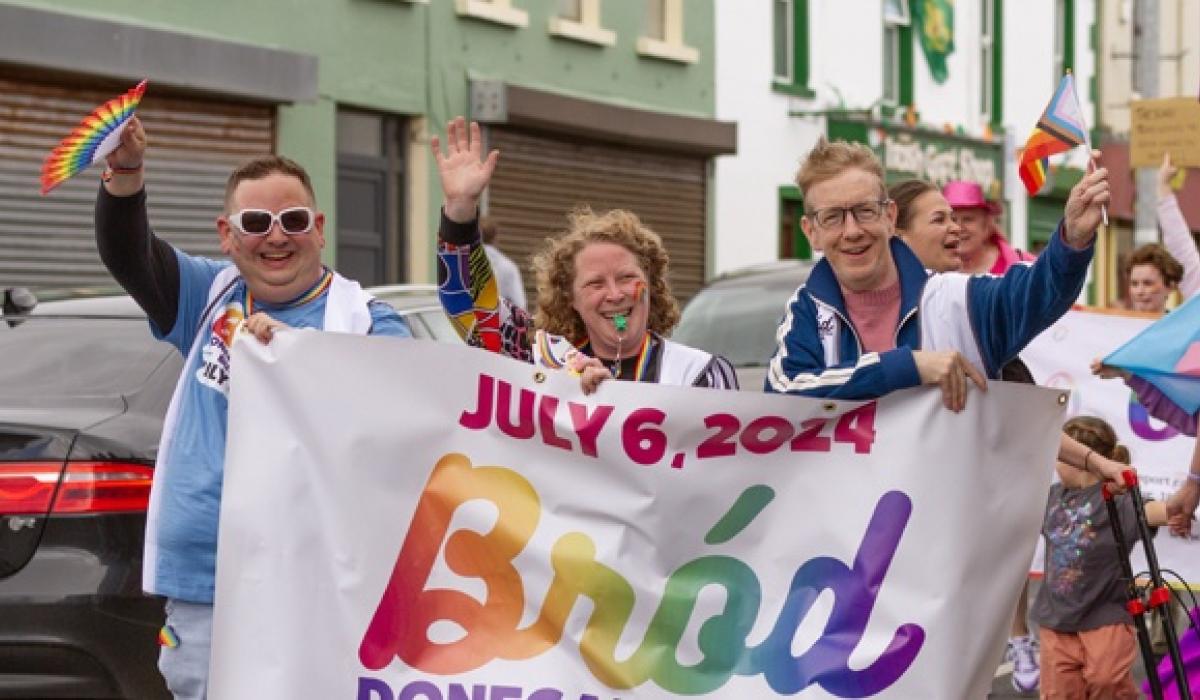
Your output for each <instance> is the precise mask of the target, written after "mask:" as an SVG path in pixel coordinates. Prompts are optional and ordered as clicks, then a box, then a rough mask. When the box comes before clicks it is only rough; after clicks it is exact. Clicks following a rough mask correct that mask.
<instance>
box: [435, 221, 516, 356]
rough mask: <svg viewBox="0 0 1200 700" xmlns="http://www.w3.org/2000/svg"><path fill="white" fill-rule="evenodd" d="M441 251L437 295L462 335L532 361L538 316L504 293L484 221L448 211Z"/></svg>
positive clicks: (440, 236)
mask: <svg viewBox="0 0 1200 700" xmlns="http://www.w3.org/2000/svg"><path fill="white" fill-rule="evenodd" d="M437 254H438V298H439V299H440V300H441V302H442V309H444V310H445V312H446V316H447V317H448V318H449V319H450V322H451V323H452V324H453V325H454V329H455V330H456V331H458V334H459V336H461V337H462V339H463V340H465V341H466V342H467V344H468V345H473V346H475V347H480V348H485V349H487V350H490V351H492V352H495V353H500V354H502V355H505V356H508V357H512V358H514V359H517V360H521V361H522V362H532V361H533V353H532V350H531V347H530V345H531V340H532V334H533V319H532V318H531V317H530V315H529V313H528V312H527V311H525V309H522V308H521V307H519V306H515V305H513V304H512V303H511V302H509V301H508V300H507V299H503V298H501V297H500V293H499V286H498V285H497V283H496V276H495V275H494V274H493V273H492V266H491V263H489V262H488V258H487V253H486V251H485V250H484V248H483V241H482V239H481V237H480V234H479V222H478V221H471V222H469V223H466V224H459V223H455V222H453V221H451V220H449V219H447V218H446V215H445V214H444V213H443V214H442V222H441V225H440V226H439V228H438V253H437Z"/></svg>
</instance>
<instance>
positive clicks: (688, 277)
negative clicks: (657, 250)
mask: <svg viewBox="0 0 1200 700" xmlns="http://www.w3.org/2000/svg"><path fill="white" fill-rule="evenodd" d="M488 141H489V143H488V146H489V147H490V148H499V149H500V151H501V157H500V165H499V167H498V168H497V169H496V173H495V175H494V176H493V178H492V183H491V186H490V188H489V191H488V202H487V212H488V214H489V215H490V216H492V217H494V218H495V219H496V220H497V221H498V222H499V223H500V225H501V227H502V229H501V231H502V233H501V236H500V238H499V239H497V245H498V247H499V248H500V249H501V250H503V251H504V253H505V254H506V255H508V256H509V257H510V258H512V259H513V261H514V262H516V263H517V264H518V265H519V266H520V267H521V274H522V276H523V277H524V281H525V287H526V294H527V297H528V299H529V301H530V304H531V305H532V304H533V300H534V299H535V298H536V294H535V293H534V291H533V283H534V280H533V275H532V273H531V272H530V265H529V261H530V258H531V256H532V254H533V253H534V251H536V250H537V249H538V248H539V247H540V245H541V243H542V242H543V241H544V240H545V238H546V237H547V236H550V235H553V234H555V233H558V232H561V231H563V230H565V229H566V226H567V220H566V213H567V212H568V211H570V210H571V209H572V208H574V207H576V206H580V205H588V206H590V207H591V208H592V209H593V210H595V211H604V210H607V209H618V208H619V209H629V210H631V211H633V212H634V213H636V214H637V215H638V217H640V218H641V219H642V221H643V222H644V223H645V224H646V225H647V226H649V227H650V228H651V229H652V230H654V231H655V232H656V233H658V235H660V236H662V238H663V242H664V243H665V245H666V247H667V251H668V252H669V253H670V256H671V275H670V282H671V289H672V291H673V292H674V293H675V296H676V297H677V298H678V299H679V301H680V304H683V303H684V302H686V301H687V300H688V299H690V298H691V297H692V295H694V294H695V293H696V292H697V291H698V290H699V289H700V287H701V285H703V284H704V261H705V226H706V222H707V206H706V201H705V197H706V185H707V177H706V175H707V164H706V161H705V159H704V158H703V157H698V156H687V155H677V154H673V153H666V152H655V151H647V150H644V149H637V148H630V147H625V146H619V145H611V144H606V143H600V142H596V141H588V140H586V139H573V138H571V137H564V136H559V135H552V134H547V133H544V132H538V133H535V132H528V131H519V130H515V129H512V128H506V127H495V126H493V127H491V128H490V129H489V132H488Z"/></svg>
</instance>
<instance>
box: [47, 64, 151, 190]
mask: <svg viewBox="0 0 1200 700" xmlns="http://www.w3.org/2000/svg"><path fill="white" fill-rule="evenodd" d="M145 92H146V81H145V80H143V81H142V82H140V83H138V84H137V85H136V86H135V87H133V88H132V89H130V90H129V91H128V92H126V93H125V94H124V95H120V96H118V97H114V98H112V99H111V100H109V101H108V102H105V103H104V104H102V105H100V106H99V107H97V108H96V109H94V110H92V113H91V114H89V115H87V116H86V117H84V118H83V121H81V122H80V123H79V125H78V126H76V127H75V128H74V129H73V130H71V133H70V134H68V135H67V137H66V138H64V139H63V140H62V141H61V142H60V143H59V144H58V145H57V146H55V147H54V150H53V151H51V152H50V155H48V156H46V160H45V162H43V163H42V194H43V195H45V194H47V193H49V192H50V190H52V189H54V188H55V187H58V186H59V185H61V184H62V183H64V182H66V181H67V180H68V179H70V178H71V176H73V175H75V174H76V173H78V172H79V171H81V170H83V169H84V168H86V167H88V166H89V165H91V164H92V163H95V162H97V161H99V160H100V159H102V158H104V156H106V155H108V154H109V153H112V152H113V151H114V150H115V149H116V148H117V146H118V145H119V143H120V138H121V129H122V127H124V126H125V122H127V121H129V118H130V117H132V116H133V113H134V111H135V110H137V108H138V105H139V104H141V101H142V95H144V94H145Z"/></svg>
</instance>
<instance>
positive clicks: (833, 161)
mask: <svg viewBox="0 0 1200 700" xmlns="http://www.w3.org/2000/svg"><path fill="white" fill-rule="evenodd" d="M851 168H858V169H859V170H865V171H867V172H868V173H871V174H872V175H875V176H877V177H878V178H879V187H880V189H881V190H882V189H883V181H884V172H883V164H882V163H880V162H879V158H877V157H876V156H875V152H874V151H872V150H871V149H870V148H869V147H868V146H866V145H864V144H861V143H849V142H847V141H842V140H840V139H839V140H837V141H829V140H827V139H826V138H825V137H824V136H822V137H821V138H819V139H817V145H815V146H813V149H812V150H811V151H809V152H808V156H806V157H805V158H804V162H803V163H802V164H801V165H800V171H799V172H797V173H796V186H797V187H799V188H800V192H801V193H804V194H807V193H808V190H809V188H810V187H812V186H813V185H816V184H819V183H821V182H824V181H825V180H829V179H831V178H834V177H837V176H838V175H840V174H842V173H843V172H845V171H847V170H850V169H851ZM880 194H886V193H885V192H880Z"/></svg>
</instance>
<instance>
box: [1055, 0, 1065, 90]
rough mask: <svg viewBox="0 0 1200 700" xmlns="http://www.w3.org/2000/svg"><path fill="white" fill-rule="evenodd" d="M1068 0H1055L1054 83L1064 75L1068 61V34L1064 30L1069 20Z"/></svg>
mask: <svg viewBox="0 0 1200 700" xmlns="http://www.w3.org/2000/svg"><path fill="white" fill-rule="evenodd" d="M1066 15H1067V3H1066V0H1054V84H1055V85H1058V79H1059V78H1061V77H1062V76H1063V69H1064V68H1065V63H1066V61H1065V60H1064V59H1065V56H1066V52H1065V49H1066V42H1065V41H1064V39H1065V38H1066V34H1065V32H1064V31H1063V30H1064V29H1065V27H1066V20H1067V16H1066Z"/></svg>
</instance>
